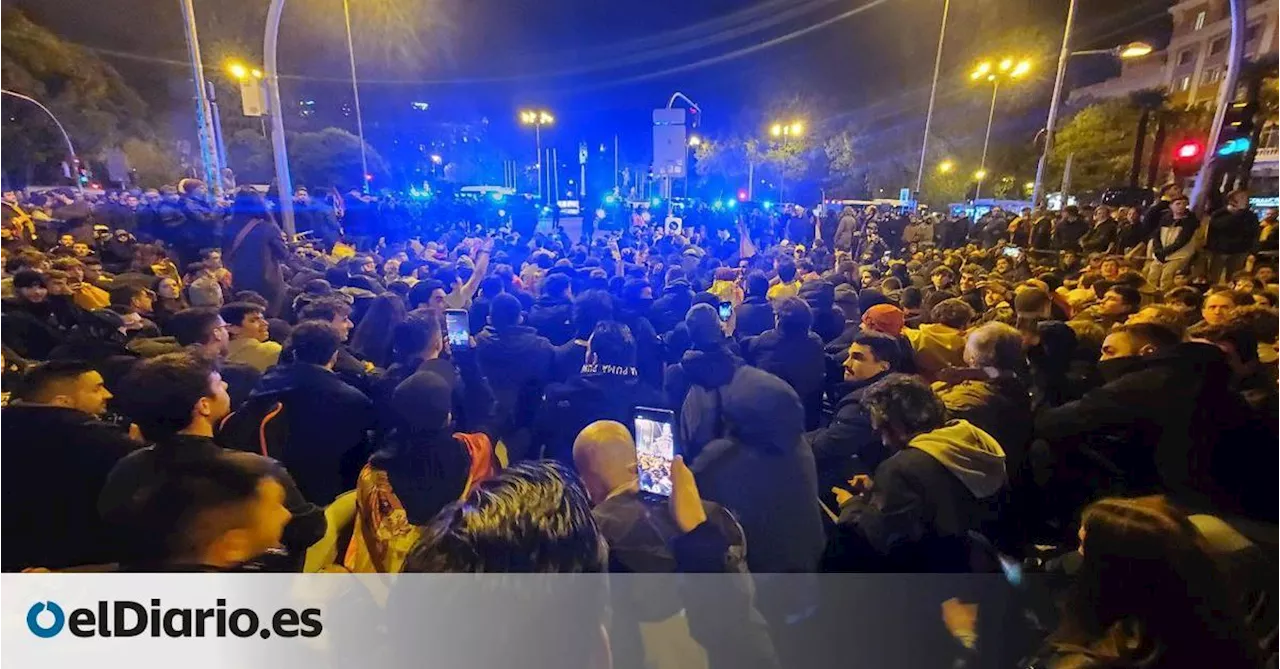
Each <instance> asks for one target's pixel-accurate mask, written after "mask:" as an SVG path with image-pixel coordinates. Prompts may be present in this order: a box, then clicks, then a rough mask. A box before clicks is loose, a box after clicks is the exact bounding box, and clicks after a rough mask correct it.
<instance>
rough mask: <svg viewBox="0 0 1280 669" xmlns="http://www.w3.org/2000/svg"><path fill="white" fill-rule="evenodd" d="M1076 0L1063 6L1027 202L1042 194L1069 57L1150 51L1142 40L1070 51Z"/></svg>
mask: <svg viewBox="0 0 1280 669" xmlns="http://www.w3.org/2000/svg"><path fill="white" fill-rule="evenodd" d="M1075 17H1076V0H1071V4H1070V5H1069V6H1068V7H1067V27H1066V29H1065V30H1064V31H1063V33H1062V50H1061V51H1060V52H1059V53H1058V72H1057V74H1056V75H1055V76H1054V80H1053V93H1052V95H1051V97H1050V98H1049V118H1048V120H1047V121H1046V122H1045V124H1044V148H1043V150H1041V152H1040V160H1039V161H1038V162H1037V163H1036V179H1035V181H1033V182H1032V183H1033V187H1032V189H1031V203H1032V204H1033V205H1034V204H1039V203H1040V197H1041V196H1042V195H1043V192H1042V191H1043V186H1044V173H1045V169H1046V167H1047V166H1048V162H1049V154H1050V153H1052V152H1053V132H1054V127H1055V126H1056V125H1057V124H1058V105H1059V104H1060V103H1061V102H1062V83H1063V81H1064V80H1065V79H1066V74H1067V62H1068V61H1070V60H1071V57H1072V56H1092V55H1109V56H1113V57H1115V58H1120V59H1122V60H1127V59H1130V58H1141V57H1143V56H1146V55H1148V54H1150V53H1151V52H1152V50H1153V49H1152V47H1151V45H1150V44H1147V43H1146V42H1130V43H1128V44H1122V45H1120V46H1118V47H1115V48H1114V49H1085V50H1082V51H1072V50H1071V27H1072V25H1073V24H1074V23H1075Z"/></svg>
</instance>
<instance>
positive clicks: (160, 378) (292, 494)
mask: <svg viewBox="0 0 1280 669" xmlns="http://www.w3.org/2000/svg"><path fill="white" fill-rule="evenodd" d="M120 400H121V404H122V410H123V411H124V412H125V413H126V414H127V415H128V416H129V417H131V418H132V419H133V420H134V422H135V423H136V424H137V426H138V428H139V432H140V433H141V435H142V437H143V438H144V439H146V440H147V441H149V442H151V444H152V445H151V446H149V447H147V448H144V449H141V450H138V451H134V452H133V453H131V454H130V455H128V456H126V457H125V458H124V459H122V460H120V462H119V463H117V464H116V466H115V467H114V468H113V469H112V470H111V474H110V475H109V476H108V477H107V481H106V483H105V484H104V485H103V487H102V492H101V495H100V496H99V498H98V510H99V513H101V515H102V518H103V519H105V520H106V521H107V522H108V523H110V524H111V525H112V527H113V531H116V532H120V533H121V534H120V535H119V536H120V544H121V546H122V547H123V548H122V555H121V556H120V560H121V561H122V562H125V563H137V562H139V561H143V562H145V561H147V560H148V559H151V558H154V557H155V555H154V553H153V552H152V551H149V550H148V549H149V548H152V543H153V542H154V541H155V540H156V539H158V538H160V537H156V536H155V535H154V534H153V533H152V531H153V528H154V527H155V526H154V524H153V523H154V521H155V517H154V516H155V514H157V513H164V511H165V508H164V506H163V505H162V504H160V505H156V504H151V505H148V504H140V502H145V498H144V499H139V498H138V497H137V494H138V492H139V491H142V490H146V489H149V488H152V487H154V486H155V485H157V484H158V483H160V482H162V481H163V480H164V479H165V478H166V477H168V476H171V475H172V474H173V473H174V471H175V470H179V469H181V470H187V469H188V468H190V469H199V468H200V467H201V466H202V465H203V464H204V463H207V462H208V461H211V460H218V459H221V458H224V457H231V458H232V459H234V460H236V461H238V462H241V463H243V464H244V465H245V466H247V467H249V468H251V469H254V470H255V471H258V472H260V473H261V474H262V475H268V476H271V477H272V478H274V479H275V480H276V481H277V482H278V483H279V484H280V485H281V486H283V487H284V489H285V493H286V494H285V501H284V506H285V508H286V509H287V510H288V512H289V514H290V515H291V518H290V519H289V521H288V524H287V525H286V526H285V529H284V533H283V535H282V536H281V539H280V544H281V545H282V546H283V547H284V548H285V550H286V551H288V552H289V554H290V560H291V562H292V563H293V564H294V565H300V564H301V558H302V555H303V552H304V551H305V550H306V548H307V547H308V546H310V545H311V544H313V543H315V541H316V540H317V539H319V538H320V536H321V535H323V534H324V528H325V520H324V513H323V511H322V510H321V509H320V508H318V507H316V506H315V505H313V504H311V503H310V502H308V501H307V500H306V498H304V497H303V496H302V494H301V493H300V492H298V488H297V486H296V485H294V483H293V479H292V478H291V477H290V476H289V473H288V472H287V471H286V470H285V469H284V468H283V467H282V466H280V464H279V463H278V462H276V461H274V460H271V459H269V458H266V457H264V456H261V455H258V454H256V453H233V454H232V455H227V454H228V453H231V452H229V451H227V450H224V449H222V448H220V447H219V446H218V445H217V444H216V443H215V442H214V440H213V433H214V428H215V426H216V425H217V424H218V423H219V422H220V421H221V420H222V419H223V418H225V417H226V416H227V414H228V413H229V412H230V411H231V406H230V405H231V399H230V398H229V397H228V396H227V391H226V384H225V383H224V382H223V381H222V378H221V376H220V375H219V374H218V372H217V371H214V370H213V369H212V367H210V366H209V365H208V364H207V363H204V362H202V361H201V360H199V359H198V358H195V357H193V356H191V355H187V354H182V353H174V354H169V355H162V356H159V357H157V358H152V359H151V360H146V361H143V362H141V363H139V364H138V366H137V367H136V368H135V369H134V370H133V372H131V373H130V374H129V377H128V378H127V379H126V382H125V383H124V384H123V385H122V387H121V396H120Z"/></svg>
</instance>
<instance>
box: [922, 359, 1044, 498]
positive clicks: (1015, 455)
mask: <svg viewBox="0 0 1280 669" xmlns="http://www.w3.org/2000/svg"><path fill="white" fill-rule="evenodd" d="M934 391H935V392H936V393H937V394H938V397H939V398H941V399H942V403H943V404H945V405H946V406H947V415H948V416H950V417H952V418H961V419H964V420H967V421H969V422H970V423H972V424H973V425H974V426H976V427H978V428H979V429H981V430H982V431H983V432H986V433H987V434H989V435H991V436H992V437H994V438H995V440H996V441H997V442H999V444H1000V447H1001V448H1003V449H1004V453H1005V460H1006V463H1007V466H1008V470H1009V472H1010V474H1012V473H1013V472H1016V471H1017V470H1018V469H1019V468H1020V467H1021V466H1022V461H1023V458H1024V457H1025V455H1026V452H1027V445H1028V444H1029V443H1030V442H1031V427H1032V426H1031V394H1030V391H1029V390H1028V388H1027V386H1026V384H1025V383H1023V382H1022V381H1021V380H1019V379H1018V378H1017V377H1014V376H1008V377H1003V378H998V379H994V380H991V381H965V382H963V383H958V384H956V385H952V386H948V385H943V384H941V383H939V384H935V387H934Z"/></svg>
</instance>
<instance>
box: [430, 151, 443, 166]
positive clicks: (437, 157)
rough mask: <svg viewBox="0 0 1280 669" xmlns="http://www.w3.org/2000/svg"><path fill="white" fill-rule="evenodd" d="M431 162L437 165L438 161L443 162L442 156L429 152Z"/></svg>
mask: <svg viewBox="0 0 1280 669" xmlns="http://www.w3.org/2000/svg"><path fill="white" fill-rule="evenodd" d="M431 162H433V163H435V164H437V165H439V164H440V163H443V162H444V157H443V156H441V155H440V154H438V153H433V154H431Z"/></svg>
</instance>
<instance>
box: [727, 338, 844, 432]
mask: <svg viewBox="0 0 1280 669" xmlns="http://www.w3.org/2000/svg"><path fill="white" fill-rule="evenodd" d="M742 355H743V358H745V359H746V361H747V362H748V363H749V364H752V365H755V366H756V367H759V368H760V369H763V370H764V371H766V372H769V373H770V374H773V375H775V376H777V377H778V378H780V379H782V380H783V381H786V382H787V383H788V384H790V385H791V387H792V388H794V389H795V391H796V394H798V395H799V396H800V401H801V403H803V404H804V411H805V421H804V422H805V429H809V430H813V429H817V427H818V421H819V418H820V417H821V415H822V389H823V386H824V385H825V382H826V380H827V358H826V354H825V353H824V352H823V350H822V339H821V338H819V337H818V335H816V334H814V333H812V332H810V331H808V330H806V331H804V332H800V333H785V332H783V331H781V330H776V329H775V330H769V331H768V332H766V333H764V334H762V335H760V336H759V337H752V338H750V339H747V340H745V341H743V342H742Z"/></svg>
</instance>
